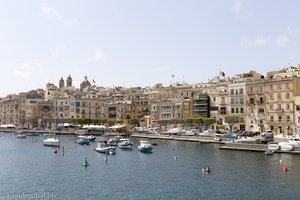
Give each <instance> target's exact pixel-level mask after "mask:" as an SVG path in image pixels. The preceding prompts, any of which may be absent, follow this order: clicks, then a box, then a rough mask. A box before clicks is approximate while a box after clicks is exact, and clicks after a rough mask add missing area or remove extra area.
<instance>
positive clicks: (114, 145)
mask: <svg viewBox="0 0 300 200" xmlns="http://www.w3.org/2000/svg"><path fill="white" fill-rule="evenodd" d="M107 144H108V145H109V146H113V147H116V146H118V141H117V140H116V139H112V138H111V139H109V140H108V141H107Z"/></svg>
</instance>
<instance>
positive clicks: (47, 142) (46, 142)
mask: <svg viewBox="0 0 300 200" xmlns="http://www.w3.org/2000/svg"><path fill="white" fill-rule="evenodd" d="M43 145H45V146H54V147H59V145H60V142H59V140H58V139H56V138H52V137H51V138H47V139H44V140H43Z"/></svg>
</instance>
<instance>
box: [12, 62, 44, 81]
mask: <svg viewBox="0 0 300 200" xmlns="http://www.w3.org/2000/svg"><path fill="white" fill-rule="evenodd" d="M43 69H44V67H43V66H42V65H41V64H39V63H30V64H29V63H20V64H18V66H17V68H16V69H15V70H14V75H15V76H16V77H19V78H23V79H29V78H30V77H31V76H35V75H36V73H39V72H42V71H43Z"/></svg>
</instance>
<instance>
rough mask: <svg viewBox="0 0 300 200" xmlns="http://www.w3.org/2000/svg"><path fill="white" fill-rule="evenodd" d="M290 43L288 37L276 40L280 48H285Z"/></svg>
mask: <svg viewBox="0 0 300 200" xmlns="http://www.w3.org/2000/svg"><path fill="white" fill-rule="evenodd" d="M289 43H290V38H289V37H286V36H280V37H277V38H276V45H277V46H279V47H285V46H286V45H288V44H289Z"/></svg>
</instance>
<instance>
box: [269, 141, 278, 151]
mask: <svg viewBox="0 0 300 200" xmlns="http://www.w3.org/2000/svg"><path fill="white" fill-rule="evenodd" d="M279 149H280V146H279V145H278V144H275V143H273V144H268V150H270V151H276V150H279Z"/></svg>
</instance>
